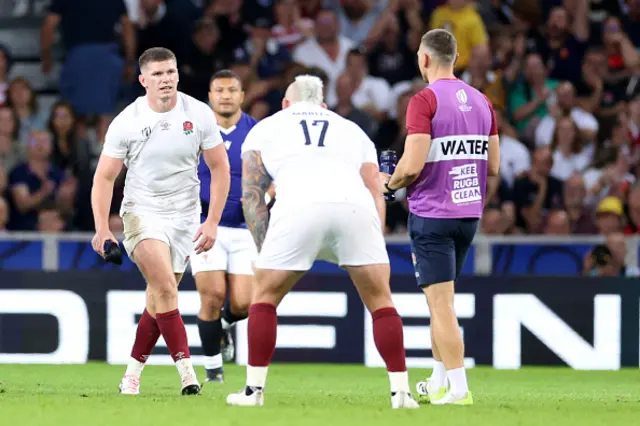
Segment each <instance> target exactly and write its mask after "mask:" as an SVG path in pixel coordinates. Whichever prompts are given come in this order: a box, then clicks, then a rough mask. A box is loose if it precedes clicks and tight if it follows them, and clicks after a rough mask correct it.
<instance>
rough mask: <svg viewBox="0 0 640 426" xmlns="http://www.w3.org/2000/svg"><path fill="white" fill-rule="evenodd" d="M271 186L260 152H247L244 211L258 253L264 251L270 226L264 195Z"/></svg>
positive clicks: (243, 173) (243, 161)
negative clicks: (263, 245) (263, 244)
mask: <svg viewBox="0 0 640 426" xmlns="http://www.w3.org/2000/svg"><path fill="white" fill-rule="evenodd" d="M270 185H271V176H269V173H267V170H266V169H265V167H264V163H263V162H262V155H261V154H260V152H258V151H247V152H246V153H245V154H244V155H243V156H242V211H243V213H244V220H245V221H246V222H247V226H248V228H249V230H250V231H251V235H253V240H254V241H255V242H256V246H257V248H258V251H260V250H262V243H263V242H264V237H265V236H266V235H267V227H268V226H269V209H268V207H267V204H266V202H265V197H264V195H265V194H266V193H267V190H268V189H269V186H270Z"/></svg>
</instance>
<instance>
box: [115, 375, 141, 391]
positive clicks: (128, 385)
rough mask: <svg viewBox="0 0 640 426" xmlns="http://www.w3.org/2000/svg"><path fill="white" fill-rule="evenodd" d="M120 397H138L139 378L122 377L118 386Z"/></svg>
mask: <svg viewBox="0 0 640 426" xmlns="http://www.w3.org/2000/svg"><path fill="white" fill-rule="evenodd" d="M118 389H119V390H120V394H122V395H139V394H140V378H139V377H136V376H124V377H122V380H121V381H120V385H119V386H118Z"/></svg>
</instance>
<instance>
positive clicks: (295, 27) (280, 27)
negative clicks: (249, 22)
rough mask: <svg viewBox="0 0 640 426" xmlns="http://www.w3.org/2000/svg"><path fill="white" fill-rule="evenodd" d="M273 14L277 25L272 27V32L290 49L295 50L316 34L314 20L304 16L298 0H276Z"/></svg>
mask: <svg viewBox="0 0 640 426" xmlns="http://www.w3.org/2000/svg"><path fill="white" fill-rule="evenodd" d="M273 16H274V20H275V25H274V26H273V27H272V28H271V34H272V35H273V37H274V38H275V39H276V40H278V42H279V43H280V44H282V45H284V46H286V47H287V48H288V49H291V50H293V49H294V48H295V47H296V46H297V45H298V44H300V43H302V42H303V41H305V40H306V39H308V38H312V37H313V35H314V22H313V20H312V19H309V18H303V17H302V15H301V13H300V5H299V4H298V2H297V1H296V0H275V7H274V10H273Z"/></svg>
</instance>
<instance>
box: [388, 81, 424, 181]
mask: <svg viewBox="0 0 640 426" xmlns="http://www.w3.org/2000/svg"><path fill="white" fill-rule="evenodd" d="M428 96H431V99H430V98H428ZM434 113H435V96H433V93H432V92H430V91H422V92H419V93H417V94H416V95H414V96H413V97H412V98H411V101H409V105H408V106H407V118H406V123H407V124H406V125H407V138H406V139H405V142H404V153H403V154H402V158H400V161H398V165H397V166H396V170H395V172H394V173H393V176H391V179H390V180H389V182H387V185H386V186H387V189H389V190H392V191H396V190H398V189H400V188H405V187H407V186H409V185H411V184H412V183H413V182H414V181H415V180H416V179H418V176H420V173H421V172H422V169H423V168H424V163H426V162H427V156H428V155H429V150H430V149H431V119H432V118H433V114H434Z"/></svg>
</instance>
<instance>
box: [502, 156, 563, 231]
mask: <svg viewBox="0 0 640 426" xmlns="http://www.w3.org/2000/svg"><path fill="white" fill-rule="evenodd" d="M552 166H553V158H552V156H551V150H550V149H549V148H538V149H537V150H536V151H535V152H534V154H533V161H532V164H531V170H529V173H527V174H526V175H525V176H523V177H521V178H519V179H517V180H516V182H515V184H514V186H513V197H514V202H515V205H516V208H517V214H518V219H517V225H518V227H520V228H522V229H525V230H526V231H527V232H528V233H530V234H535V233H538V232H540V231H541V229H542V228H541V227H542V225H543V220H544V218H545V216H546V215H547V212H549V211H550V210H554V209H557V208H559V207H561V206H562V182H560V181H559V180H558V179H556V178H554V177H553V176H550V174H549V173H550V171H551V167H552Z"/></svg>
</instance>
